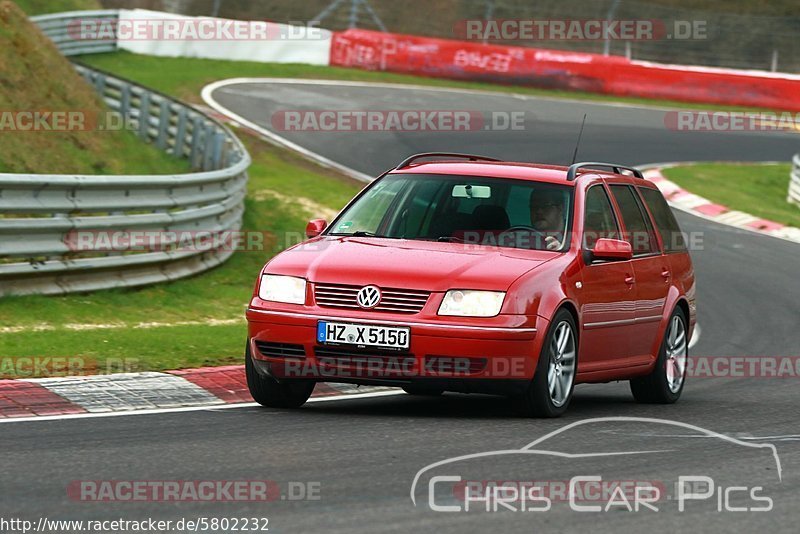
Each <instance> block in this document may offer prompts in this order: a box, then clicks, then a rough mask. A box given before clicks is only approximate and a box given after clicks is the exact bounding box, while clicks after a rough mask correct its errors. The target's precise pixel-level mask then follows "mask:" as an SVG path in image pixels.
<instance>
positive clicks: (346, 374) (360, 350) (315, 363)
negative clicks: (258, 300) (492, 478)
mask: <svg viewBox="0 0 800 534" xmlns="http://www.w3.org/2000/svg"><path fill="white" fill-rule="evenodd" d="M348 312H349V310H334V309H324V310H322V309H319V308H315V309H314V310H313V311H291V310H286V309H262V308H252V307H251V308H249V309H248V310H247V321H248V337H249V340H250V353H251V354H252V357H253V361H254V363H255V364H256V367H257V369H259V370H260V371H261V372H264V373H267V374H269V375H271V376H273V377H274V378H277V379H292V378H304V379H313V380H317V381H323V382H324V381H330V382H350V383H356V384H373V385H374V384H380V385H395V386H406V385H414V386H421V387H430V388H437V389H448V390H455V391H486V392H494V391H495V390H501V389H504V388H507V387H509V386H513V385H515V384H516V385H521V384H525V383H527V382H528V381H529V380H530V379H531V378H532V377H533V373H534V370H535V368H536V363H537V360H538V354H539V352H540V344H541V339H542V338H543V334H540V333H541V332H546V331H547V321H546V320H545V319H543V318H541V317H538V316H534V317H528V316H520V315H502V316H497V317H494V318H491V319H490V320H484V321H478V320H474V319H471V318H470V319H466V320H463V321H460V322H455V321H453V320H452V319H456V318H446V319H448V320H430V319H423V320H420V319H414V318H405V317H403V318H398V317H397V316H396V315H394V314H378V313H374V312H372V313H369V312H367V313H359V312H349V313H348ZM322 320H326V321H338V322H348V323H359V324H371V325H390V326H408V327H409V328H410V329H411V341H410V347H409V349H408V350H407V351H389V350H381V349H375V348H366V347H354V346H344V345H343V346H335V345H321V344H319V343H317V340H316V334H317V322H318V321H322Z"/></svg>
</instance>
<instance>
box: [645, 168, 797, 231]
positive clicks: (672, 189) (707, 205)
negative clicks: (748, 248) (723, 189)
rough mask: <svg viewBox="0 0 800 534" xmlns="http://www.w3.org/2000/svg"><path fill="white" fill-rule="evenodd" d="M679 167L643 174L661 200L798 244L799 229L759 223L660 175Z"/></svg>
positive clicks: (708, 217) (651, 170)
mask: <svg viewBox="0 0 800 534" xmlns="http://www.w3.org/2000/svg"><path fill="white" fill-rule="evenodd" d="M688 164H690V163H684V164H683V165H688ZM679 165H682V164H680V163H674V164H667V165H660V166H656V167H650V168H648V169H646V170H645V171H644V177H645V178H647V179H648V180H650V181H651V182H653V183H654V184H655V185H656V186H658V188H659V189H660V190H661V192H662V193H663V194H664V198H666V199H667V202H669V203H670V205H671V206H673V207H674V208H677V209H679V210H682V211H686V212H689V213H691V214H693V215H697V216H698V217H702V218H704V219H708V220H710V221H714V222H716V223H720V224H725V225H728V226H733V227H736V228H740V229H742V230H749V231H751V232H758V233H760V234H766V235H770V236H772V237H777V238H780V239H785V240H787V241H793V242H795V243H800V228H795V227H793V226H786V225H784V224H781V223H777V222H774V221H769V220H767V219H760V218H758V217H755V216H753V215H750V214H749V213H744V212H742V211H736V210H732V209H730V208H728V207H726V206H723V205H721V204H716V203H714V202H711V201H710V200H708V199H706V198H703V197H701V196H699V195H695V194H694V193H690V192H689V191H686V190H685V189H683V188H682V187H681V186H679V185H678V184H676V183H675V182H671V181H670V180H668V179H667V178H666V177H665V176H664V174H663V173H662V171H663V170H664V169H668V168H671V167H677V166H679Z"/></svg>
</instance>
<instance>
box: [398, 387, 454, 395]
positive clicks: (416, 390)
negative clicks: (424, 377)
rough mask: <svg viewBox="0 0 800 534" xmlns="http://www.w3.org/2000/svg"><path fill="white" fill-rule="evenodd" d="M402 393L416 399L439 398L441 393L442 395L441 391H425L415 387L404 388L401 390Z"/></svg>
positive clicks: (442, 391)
mask: <svg viewBox="0 0 800 534" xmlns="http://www.w3.org/2000/svg"><path fill="white" fill-rule="evenodd" d="M403 391H405V392H406V393H408V394H409V395H415V396H418V397H439V396H440V395H442V393H444V390H443V389H425V388H420V387H415V386H406V387H404V388H403Z"/></svg>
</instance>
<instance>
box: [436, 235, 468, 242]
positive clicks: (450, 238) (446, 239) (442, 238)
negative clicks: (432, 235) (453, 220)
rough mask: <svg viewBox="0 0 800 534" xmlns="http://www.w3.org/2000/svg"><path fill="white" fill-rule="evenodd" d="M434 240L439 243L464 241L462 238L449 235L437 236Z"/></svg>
mask: <svg viewBox="0 0 800 534" xmlns="http://www.w3.org/2000/svg"><path fill="white" fill-rule="evenodd" d="M436 241H438V242H439V243H464V240H463V239H462V238H460V237H455V236H450V235H443V236H440V237H437V238H436Z"/></svg>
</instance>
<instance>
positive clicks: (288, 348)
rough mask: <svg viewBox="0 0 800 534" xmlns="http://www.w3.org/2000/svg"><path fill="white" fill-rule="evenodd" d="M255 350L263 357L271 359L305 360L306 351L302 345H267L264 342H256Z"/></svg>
mask: <svg viewBox="0 0 800 534" xmlns="http://www.w3.org/2000/svg"><path fill="white" fill-rule="evenodd" d="M256 348H257V349H258V352H260V353H261V354H262V355H263V356H269V357H271V358H305V357H306V349H305V348H304V347H303V345H292V344H290V343H268V342H266V341H256Z"/></svg>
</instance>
